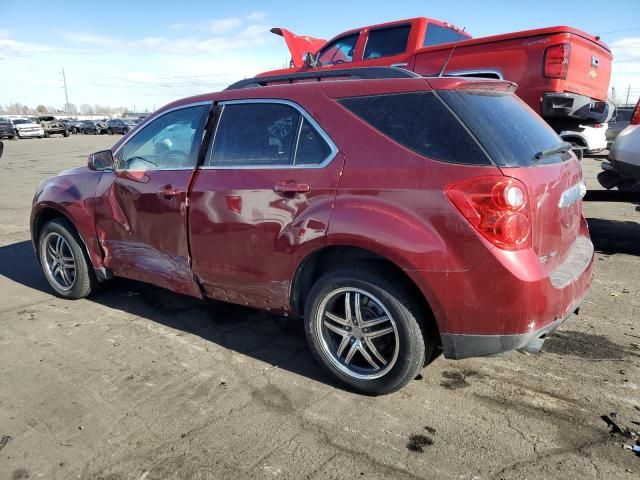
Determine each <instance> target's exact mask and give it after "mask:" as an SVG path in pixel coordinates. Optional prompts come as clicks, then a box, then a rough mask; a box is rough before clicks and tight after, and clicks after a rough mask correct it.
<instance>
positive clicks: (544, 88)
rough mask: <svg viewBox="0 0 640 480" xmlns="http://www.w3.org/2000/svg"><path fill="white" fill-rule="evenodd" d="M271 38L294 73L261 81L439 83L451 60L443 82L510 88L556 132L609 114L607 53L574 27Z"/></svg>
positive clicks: (423, 21)
mask: <svg viewBox="0 0 640 480" xmlns="http://www.w3.org/2000/svg"><path fill="white" fill-rule="evenodd" d="M271 31H272V32H273V33H275V34H278V35H281V36H282V37H284V39H285V41H286V43H287V46H288V48H289V51H290V52H291V55H292V60H291V67H290V68H288V69H284V70H276V71H270V72H265V73H263V74H261V75H274V74H283V73H291V72H292V71H306V70H313V69H339V68H345V67H347V66H348V67H364V66H397V67H402V68H406V69H409V70H412V71H414V72H416V73H419V74H420V75H424V76H437V75H439V74H440V73H441V70H442V68H443V65H445V62H446V60H447V58H448V57H449V55H450V54H451V58H450V60H449V62H448V63H447V64H446V69H445V70H444V72H442V73H443V74H444V75H447V76H467V77H488V78H497V79H505V80H509V81H512V82H515V83H517V84H518V90H517V94H518V95H519V96H520V97H521V98H522V99H523V100H524V101H525V102H526V103H527V104H529V106H531V108H533V109H534V110H535V111H536V112H538V113H539V114H540V115H542V117H544V118H545V120H547V122H548V123H549V124H550V125H551V126H552V127H554V128H555V129H556V130H557V131H561V130H575V129H577V127H578V126H579V125H580V124H590V123H601V122H606V121H607V120H608V119H609V118H610V117H611V114H612V113H613V108H611V106H610V104H609V103H608V102H607V89H608V86H609V78H610V76H611V60H612V55H611V51H610V50H609V48H608V47H607V45H605V44H604V43H603V42H601V41H600V39H599V37H596V36H593V35H589V34H588V33H585V32H582V31H580V30H577V29H575V28H571V27H565V26H557V27H547V28H539V29H535V30H526V31H522V32H513V33H506V34H502V35H493V36H490V37H483V38H472V37H471V36H470V35H469V34H468V33H467V32H466V31H461V30H460V29H459V28H458V27H456V26H454V25H451V24H449V23H444V22H441V21H439V20H433V19H429V18H424V17H421V18H413V19H409V20H400V21H396V22H391V23H385V24H380V25H374V26H369V27H363V28H356V29H354V30H349V31H347V32H344V33H341V34H339V35H337V36H336V37H334V38H333V39H331V40H329V41H325V40H320V39H316V38H312V37H308V36H298V35H294V34H293V33H291V32H290V31H288V30H286V29H284V28H274V29H272V30H271ZM456 41H457V43H456ZM454 44H455V45H456V46H455V50H453V53H452V49H453V46H454Z"/></svg>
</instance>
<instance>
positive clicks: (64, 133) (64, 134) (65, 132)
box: [62, 130, 69, 138]
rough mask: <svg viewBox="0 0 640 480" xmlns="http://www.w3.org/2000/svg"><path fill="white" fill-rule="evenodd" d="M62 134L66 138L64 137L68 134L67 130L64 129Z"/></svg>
mask: <svg viewBox="0 0 640 480" xmlns="http://www.w3.org/2000/svg"><path fill="white" fill-rule="evenodd" d="M62 136H63V137H65V138H66V137H68V136H69V130H65V131H64V132H63V133H62Z"/></svg>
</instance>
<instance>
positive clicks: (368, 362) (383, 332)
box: [315, 287, 400, 380]
mask: <svg viewBox="0 0 640 480" xmlns="http://www.w3.org/2000/svg"><path fill="white" fill-rule="evenodd" d="M315 331H316V335H317V336H318V339H319V340H320V342H319V343H320V347H321V350H322V353H323V354H324V355H325V356H326V357H327V358H328V359H329V361H330V362H331V363H332V364H333V365H334V366H335V367H336V368H337V369H338V370H340V371H342V372H343V373H345V374H347V375H349V376H351V377H353V378H357V379H360V380H373V379H376V378H380V377H382V376H384V375H386V374H387V373H388V372H389V371H390V370H391V369H392V368H393V366H394V365H395V363H396V360H397V359H398V353H399V350H400V341H399V336H398V328H397V326H396V322H395V320H394V319H393V317H392V316H391V314H390V313H389V311H388V310H387V308H386V307H385V306H384V305H383V304H382V302H381V301H380V300H379V299H378V298H377V297H375V296H374V295H373V294H371V293H369V292H367V291H365V290H362V289H359V288H353V287H344V288H338V289H336V290H333V291H332V292H330V293H329V294H328V295H327V296H326V297H325V298H324V299H323V300H322V302H321V304H320V306H319V308H318V311H317V314H316V318H315Z"/></svg>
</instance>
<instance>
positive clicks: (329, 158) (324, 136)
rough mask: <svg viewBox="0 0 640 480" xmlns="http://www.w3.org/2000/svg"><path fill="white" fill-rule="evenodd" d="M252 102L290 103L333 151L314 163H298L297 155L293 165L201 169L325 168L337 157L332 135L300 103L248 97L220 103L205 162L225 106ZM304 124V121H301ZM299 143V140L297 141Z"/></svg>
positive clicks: (208, 166) (212, 166) (209, 155)
mask: <svg viewBox="0 0 640 480" xmlns="http://www.w3.org/2000/svg"><path fill="white" fill-rule="evenodd" d="M250 103H259V104H260V103H275V104H281V105H288V106H290V107H292V108H294V109H296V110H297V111H298V113H300V115H302V116H303V117H304V118H305V119H306V120H307V121H308V122H309V123H310V124H311V125H312V126H313V128H315V129H316V131H317V132H318V133H319V134H320V136H321V137H322V139H323V140H324V141H325V142H327V145H329V148H330V149H331V152H330V153H329V155H328V156H327V157H326V158H325V159H324V160H323V161H322V162H320V163H317V164H314V165H296V164H295V161H296V159H295V156H294V158H293V162H294V163H293V164H291V165H224V166H215V165H207V166H200V167H198V169H200V170H247V169H253V170H282V169H291V168H324V167H326V166H327V165H329V164H330V163H331V162H332V161H333V159H334V158H335V157H336V155H337V154H338V152H339V150H338V147H337V146H336V144H335V143H334V142H333V140H331V137H329V135H328V134H327V132H325V131H324V129H323V128H322V127H321V126H320V125H319V124H318V122H316V121H315V120H314V119H313V117H312V116H311V115H310V114H309V113H308V112H307V111H306V110H305V109H304V108H302V107H301V106H300V105H298V104H297V103H296V102H292V101H291V100H283V99H277V98H273V99H270V98H247V99H243V100H226V101H222V102H220V103H219V105H221V106H222V111H221V112H220V117H219V118H218V121H217V122H216V129H215V132H214V135H213V139H212V140H211V144H210V145H209V148H208V149H207V156H206V158H205V163H207V162H208V161H209V158H210V157H211V153H212V151H213V147H214V145H215V140H216V135H217V133H218V125H220V122H221V120H222V118H223V116H224V107H225V105H242V104H250ZM300 123H301V124H302V122H300ZM296 144H297V141H296Z"/></svg>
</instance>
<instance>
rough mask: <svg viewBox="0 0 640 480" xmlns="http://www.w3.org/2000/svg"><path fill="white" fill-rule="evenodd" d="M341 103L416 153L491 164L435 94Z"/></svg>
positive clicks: (343, 100)
mask: <svg viewBox="0 0 640 480" xmlns="http://www.w3.org/2000/svg"><path fill="white" fill-rule="evenodd" d="M339 102H340V104H342V105H343V106H344V107H346V108H347V109H348V110H350V111H351V112H353V113H354V114H356V115H357V116H358V117H360V118H361V119H362V120H364V121H365V122H366V123H368V124H369V125H371V126H372V127H373V128H375V129H376V130H378V131H380V132H381V133H383V134H384V135H386V136H387V137H389V138H391V139H392V140H394V141H396V142H397V143H399V144H401V145H403V146H404V147H406V148H408V149H410V150H413V151H414V152H416V153H419V154H421V155H424V156H426V157H429V158H432V159H434V160H441V161H444V162H451V163H462V164H468V165H488V164H490V163H491V162H490V160H489V159H488V158H487V156H486V155H485V154H484V153H483V152H482V150H481V149H480V147H479V146H478V144H477V143H476V142H475V140H474V139H473V138H472V137H471V135H469V133H468V132H467V130H465V128H464V127H463V126H462V125H461V124H460V122H459V121H458V120H457V119H456V118H455V117H454V116H453V115H452V114H451V112H450V111H449V109H447V107H446V106H445V105H444V104H443V103H442V101H441V100H440V99H439V98H438V97H437V96H436V95H435V94H434V93H433V92H412V93H397V94H388V95H374V96H366V97H351V98H343V99H340V100H339Z"/></svg>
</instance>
